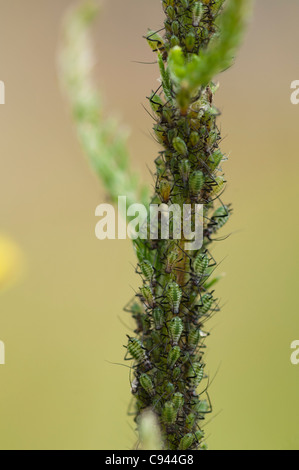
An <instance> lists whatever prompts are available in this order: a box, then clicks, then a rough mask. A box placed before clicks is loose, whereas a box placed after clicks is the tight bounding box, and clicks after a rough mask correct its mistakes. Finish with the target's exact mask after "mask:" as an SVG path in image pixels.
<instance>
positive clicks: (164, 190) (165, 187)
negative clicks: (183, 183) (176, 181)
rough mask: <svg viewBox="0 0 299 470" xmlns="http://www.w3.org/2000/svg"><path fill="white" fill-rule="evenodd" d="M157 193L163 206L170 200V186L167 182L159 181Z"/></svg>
mask: <svg viewBox="0 0 299 470" xmlns="http://www.w3.org/2000/svg"><path fill="white" fill-rule="evenodd" d="M159 192H160V196H161V199H162V202H163V203H164V204H167V203H168V202H169V199H170V193H171V184H170V183H169V181H167V180H161V181H160V184H159Z"/></svg>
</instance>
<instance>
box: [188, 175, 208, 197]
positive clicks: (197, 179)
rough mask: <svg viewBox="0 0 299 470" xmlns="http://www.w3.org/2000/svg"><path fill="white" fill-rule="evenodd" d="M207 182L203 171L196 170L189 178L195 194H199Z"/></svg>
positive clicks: (190, 186) (191, 190)
mask: <svg viewBox="0 0 299 470" xmlns="http://www.w3.org/2000/svg"><path fill="white" fill-rule="evenodd" d="M204 183H205V177H204V175H203V173H202V171H199V170H198V171H194V173H192V174H191V176H190V179H189V188H190V192H191V194H192V195H193V196H196V197H197V196H198V195H199V193H200V191H201V190H202V188H203V185H204Z"/></svg>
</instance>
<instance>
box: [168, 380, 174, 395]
mask: <svg viewBox="0 0 299 470" xmlns="http://www.w3.org/2000/svg"><path fill="white" fill-rule="evenodd" d="M174 390H175V388H174V385H173V384H172V383H171V382H168V384H167V385H166V393H167V394H168V395H172V394H173V393H174Z"/></svg>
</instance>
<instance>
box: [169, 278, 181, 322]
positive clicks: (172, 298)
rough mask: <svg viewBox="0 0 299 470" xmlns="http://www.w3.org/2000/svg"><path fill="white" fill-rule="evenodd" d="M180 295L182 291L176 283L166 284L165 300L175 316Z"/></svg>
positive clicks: (179, 302) (178, 306) (177, 311)
mask: <svg viewBox="0 0 299 470" xmlns="http://www.w3.org/2000/svg"><path fill="white" fill-rule="evenodd" d="M182 295H183V294H182V290H181V288H180V286H179V285H178V284H177V283H176V282H170V283H169V284H168V287H167V299H168V301H169V303H170V307H171V310H172V311H173V313H174V314H175V315H177V314H178V313H179V310H180V304H181V300H182Z"/></svg>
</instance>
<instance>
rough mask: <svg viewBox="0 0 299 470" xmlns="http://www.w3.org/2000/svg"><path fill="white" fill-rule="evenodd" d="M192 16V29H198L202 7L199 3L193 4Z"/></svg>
mask: <svg viewBox="0 0 299 470" xmlns="http://www.w3.org/2000/svg"><path fill="white" fill-rule="evenodd" d="M192 14H193V22H192V25H193V26H194V28H198V26H199V24H200V22H201V19H202V15H203V5H202V3H201V2H195V3H194V5H193V12H192Z"/></svg>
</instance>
